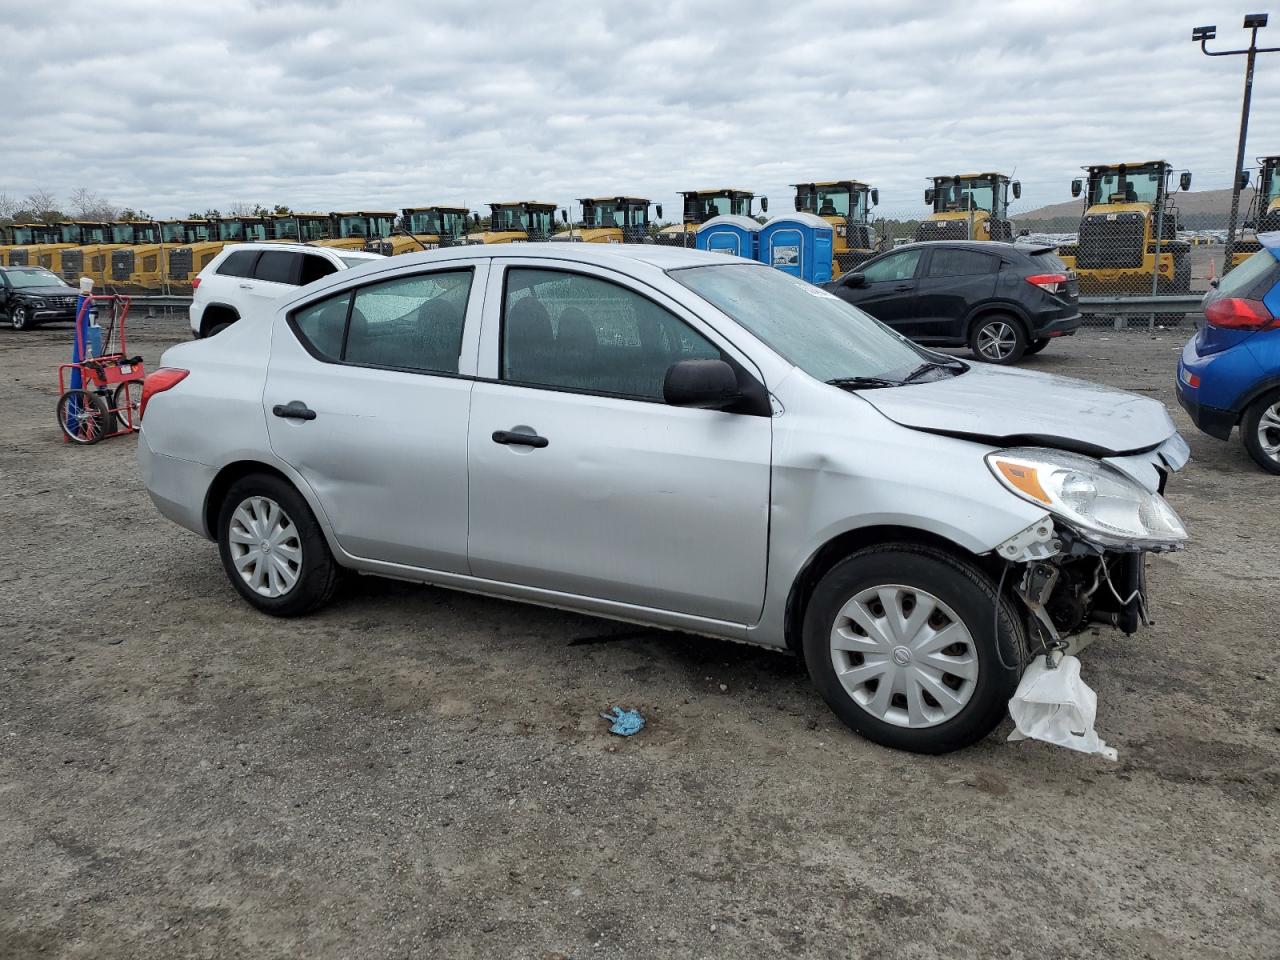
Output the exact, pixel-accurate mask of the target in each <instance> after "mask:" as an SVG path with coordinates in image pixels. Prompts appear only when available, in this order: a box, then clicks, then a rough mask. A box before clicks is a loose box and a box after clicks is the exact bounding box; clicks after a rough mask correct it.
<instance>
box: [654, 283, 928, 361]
mask: <svg viewBox="0 0 1280 960" xmlns="http://www.w3.org/2000/svg"><path fill="white" fill-rule="evenodd" d="M670 276H671V278H672V279H673V280H676V281H677V282H679V283H681V284H683V285H684V286H686V287H688V288H689V289H690V290H692V291H693V292H694V293H696V294H697V295H698V296H700V297H702V298H703V299H704V300H706V301H708V302H709V303H711V304H713V305H714V306H716V307H717V308H719V309H720V310H722V311H723V312H724V313H726V314H728V315H729V316H730V317H732V318H733V319H734V320H735V321H737V322H738V323H739V324H741V326H742V327H743V328H744V329H745V330H747V331H748V332H750V333H751V334H753V335H754V336H755V337H756V338H757V339H758V340H760V341H762V342H763V343H765V344H766V345H768V346H769V347H770V348H771V349H772V350H773V351H774V352H775V353H777V354H778V355H779V356H781V357H782V358H783V359H785V360H787V361H789V362H790V363H793V364H795V365H796V366H797V367H799V368H800V369H801V370H803V371H804V372H805V373H807V374H809V376H811V377H814V378H815V379H818V380H823V381H826V380H837V379H842V378H845V377H886V378H890V377H892V378H895V379H896V378H899V377H901V376H904V375H906V374H908V373H910V372H911V371H913V370H914V369H916V368H917V367H919V366H920V364H921V363H922V362H924V361H925V360H926V359H927V357H926V355H925V354H924V353H922V352H921V351H920V350H918V349H917V348H916V347H915V346H914V345H913V344H912V343H911V342H910V341H908V340H907V339H905V338H904V337H902V336H899V335H898V334H896V333H894V332H893V331H891V330H890V329H889V328H888V327H886V326H884V325H883V324H881V323H880V322H879V321H878V320H875V319H874V318H872V317H870V316H868V315H867V314H865V313H863V312H862V311H861V310H859V309H858V308H857V307H854V306H851V305H850V304H847V303H845V302H844V301H843V300H841V299H840V298H838V297H835V296H832V295H831V294H829V293H827V291H825V290H823V289H822V288H821V287H815V286H813V285H812V284H810V283H806V282H805V281H803V280H801V279H799V278H798V277H793V276H791V275H790V274H786V273H783V272H782V271H781V270H774V269H772V268H770V267H766V266H764V265H760V266H758V267H757V266H751V265H749V264H726V265H724V266H710V267H686V268H683V269H679V270H672V271H670Z"/></svg>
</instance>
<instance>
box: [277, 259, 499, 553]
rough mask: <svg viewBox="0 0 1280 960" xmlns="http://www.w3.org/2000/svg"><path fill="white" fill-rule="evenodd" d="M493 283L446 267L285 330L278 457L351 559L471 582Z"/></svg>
mask: <svg viewBox="0 0 1280 960" xmlns="http://www.w3.org/2000/svg"><path fill="white" fill-rule="evenodd" d="M295 256H296V254H295ZM487 275H488V260H487V259H477V260H473V261H471V260H464V261H457V260H451V261H449V262H448V263H447V265H439V266H436V267H435V269H430V270H425V269H419V270H416V271H414V272H403V273H397V274H395V275H394V276H393V277H391V278H389V279H388V278H386V276H385V274H380V275H378V277H377V278H370V279H369V280H368V281H367V282H365V283H364V284H362V285H360V286H357V287H354V288H348V289H343V290H340V291H338V292H335V293H332V294H329V295H328V296H325V297H323V298H321V299H318V300H313V301H311V302H308V303H305V304H304V305H303V306H301V307H299V308H297V309H294V310H292V311H290V312H289V313H287V314H286V313H284V312H280V313H278V314H277V316H276V319H275V326H274V328H273V330H272V339H271V359H270V361H269V364H268V367H267V383H266V389H265V390H264V392H263V406H264V407H265V413H266V420H267V429H268V433H269V435H270V438H271V448H272V450H273V451H274V452H275V453H276V455H277V456H278V457H280V458H281V459H282V460H284V461H285V462H287V463H288V464H289V465H290V466H292V467H293V468H294V469H295V470H297V471H298V473H300V474H301V475H302V477H303V478H304V479H305V480H306V482H307V484H308V485H309V486H310V487H311V489H312V491H314V493H315V495H316V497H317V499H318V500H319V502H320V504H321V506H322V507H323V509H324V512H325V514H326V516H327V517H328V519H329V522H330V524H331V525H332V528H333V532H334V535H335V536H336V537H337V539H338V542H339V543H340V544H341V545H342V548H343V549H344V550H346V551H347V552H348V553H350V554H352V555H354V556H357V557H362V558H366V559H370V560H378V561H383V562H386V563H393V564H400V565H404V566H408V567H414V568H419V569H428V570H443V571H447V572H450V573H466V572H467V415H468V408H469V404H470V396H471V389H472V380H471V377H472V376H474V374H475V354H476V350H475V343H476V336H477V335H478V329H479V323H480V320H479V313H480V306H481V303H482V302H483V294H484V289H485V279H486V277H487Z"/></svg>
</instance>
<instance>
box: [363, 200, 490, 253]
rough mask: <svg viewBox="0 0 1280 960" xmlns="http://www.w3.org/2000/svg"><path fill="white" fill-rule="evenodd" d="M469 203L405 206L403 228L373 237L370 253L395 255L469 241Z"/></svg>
mask: <svg viewBox="0 0 1280 960" xmlns="http://www.w3.org/2000/svg"><path fill="white" fill-rule="evenodd" d="M468 214H469V211H468V210H467V208H466V207H405V208H404V209H403V210H401V211H400V218H401V220H402V228H401V229H400V230H397V231H396V232H395V233H393V234H392V235H391V236H389V237H382V238H377V237H374V238H371V239H369V240H368V241H366V242H365V245H364V248H365V249H366V250H367V251H369V252H370V253H380V254H382V255H383V256H384V257H394V256H397V255H399V254H401V253H413V252H415V251H417V250H435V249H437V248H439V247H454V246H458V245H459V244H461V243H464V242H465V241H466V236H467V217H468Z"/></svg>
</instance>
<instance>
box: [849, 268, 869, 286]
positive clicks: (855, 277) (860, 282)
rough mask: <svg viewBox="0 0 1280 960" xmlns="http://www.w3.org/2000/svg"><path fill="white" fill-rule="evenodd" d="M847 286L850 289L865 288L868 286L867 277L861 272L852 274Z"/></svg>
mask: <svg viewBox="0 0 1280 960" xmlns="http://www.w3.org/2000/svg"><path fill="white" fill-rule="evenodd" d="M845 285H846V286H849V287H865V286H866V285H867V275H866V274H865V273H862V272H861V271H858V272H857V273H851V274H849V277H848V279H846V280H845Z"/></svg>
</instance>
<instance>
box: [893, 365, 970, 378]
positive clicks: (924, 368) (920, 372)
mask: <svg viewBox="0 0 1280 960" xmlns="http://www.w3.org/2000/svg"><path fill="white" fill-rule="evenodd" d="M964 369H965V366H964V364H963V363H960V362H959V361H956V362H955V363H938V362H937V361H934V360H926V361H925V362H924V363H922V364H920V366H918V367H916V368H915V369H914V370H912V371H911V372H910V373H908V374H907V375H906V376H905V377H903V378H902V382H903V383H911V382H913V381H915V380H919V379H920V378H921V377H923V376H924V375H925V374H926V373H928V372H929V371H930V370H954V371H955V372H956V373H957V374H958V373H960V372H961V371H963V370H964Z"/></svg>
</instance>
